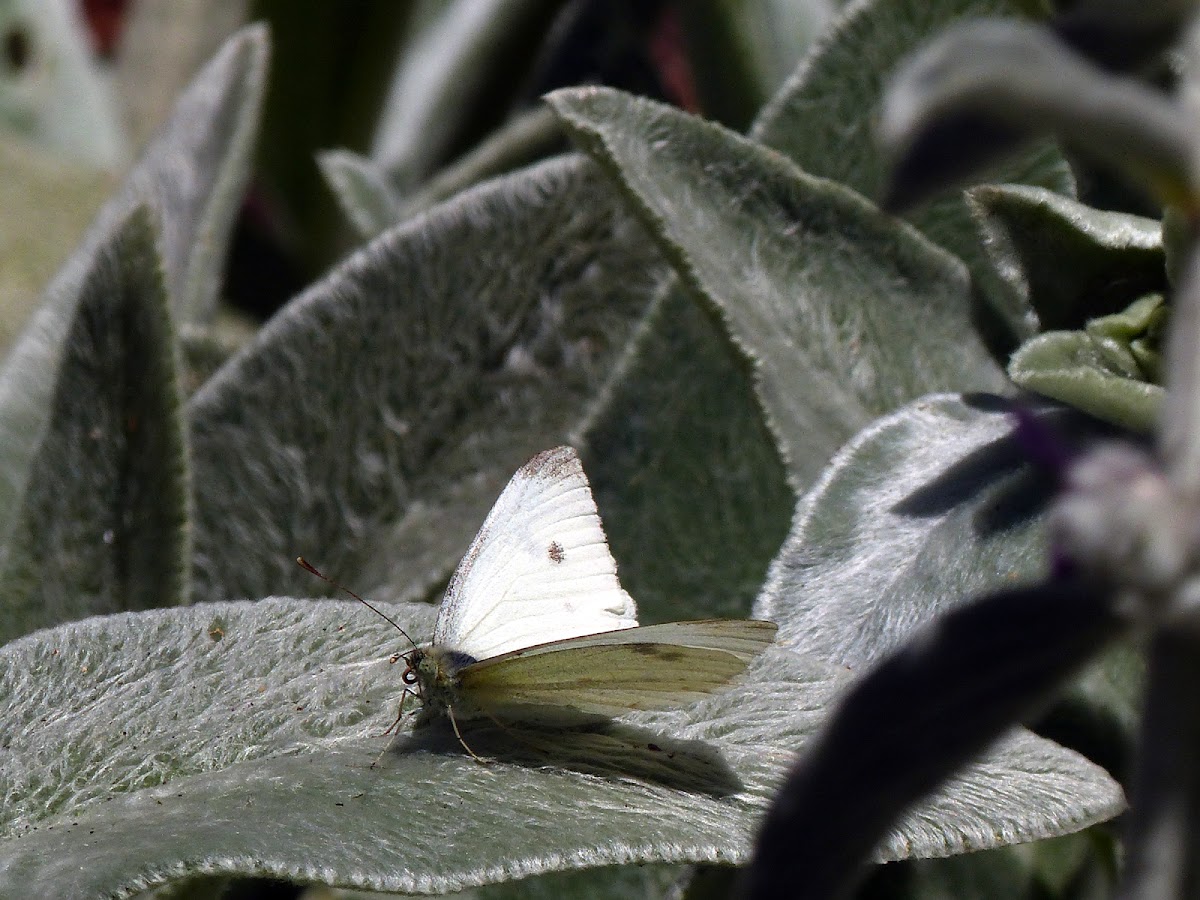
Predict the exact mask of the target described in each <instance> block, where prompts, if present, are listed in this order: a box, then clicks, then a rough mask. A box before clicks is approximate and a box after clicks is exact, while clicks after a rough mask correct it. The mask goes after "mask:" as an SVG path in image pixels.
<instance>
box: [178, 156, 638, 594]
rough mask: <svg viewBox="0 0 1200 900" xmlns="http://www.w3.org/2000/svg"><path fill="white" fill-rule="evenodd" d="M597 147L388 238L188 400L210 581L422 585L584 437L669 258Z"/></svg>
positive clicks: (401, 589) (216, 590) (202, 582)
mask: <svg viewBox="0 0 1200 900" xmlns="http://www.w3.org/2000/svg"><path fill="white" fill-rule="evenodd" d="M612 194H613V192H612V190H611V188H610V187H609V186H608V184H607V182H606V180H605V179H604V178H603V176H601V175H600V173H599V172H597V171H596V170H595V168H594V167H593V166H592V165H591V164H590V163H588V162H587V161H586V160H583V159H580V158H578V157H572V158H565V159H559V160H555V161H551V162H548V163H545V164H543V165H541V166H538V167H536V168H534V169H530V170H526V171H524V172H519V173H516V174H514V175H512V176H508V177H506V178H503V179H498V180H497V181H494V182H491V183H489V184H487V185H482V186H480V187H479V188H477V189H475V190H474V191H471V192H468V193H466V194H463V195H461V196H460V197H458V198H456V199H455V200H453V201H451V202H449V203H447V204H445V205H444V206H442V207H439V208H437V209H435V210H433V211H431V212H430V213H429V214H428V215H426V216H422V217H419V218H417V219H415V220H413V221H412V222H410V223H408V224H406V225H403V226H401V227H399V228H397V229H394V230H392V231H389V232H387V233H385V234H384V235H382V236H380V238H379V239H378V240H376V241H375V242H374V243H372V244H370V245H369V246H367V247H366V248H364V249H363V250H362V251H360V252H359V253H357V254H355V255H354V256H352V257H351V258H350V259H349V260H347V261H346V262H345V263H343V264H342V265H341V266H339V267H338V268H337V269H335V270H334V271H333V272H332V273H331V274H330V275H329V276H328V277H327V278H326V279H325V280H324V281H322V282H320V283H318V284H317V285H315V286H314V287H312V288H311V289H310V290H309V291H308V292H306V293H305V294H303V295H302V296H300V297H299V298H297V299H296V300H295V301H293V302H292V303H291V304H289V306H288V307H287V308H285V310H284V311H282V312H281V313H280V314H279V315H278V316H276V318H275V319H274V320H273V321H272V322H271V323H270V324H269V325H268V326H267V327H265V328H264V329H263V330H262V332H261V333H260V335H259V338H258V340H257V341H256V342H255V343H254V344H253V345H252V346H251V347H250V348H248V350H247V351H246V352H244V353H243V354H241V355H240V356H238V357H237V358H235V359H234V360H232V361H231V362H230V364H229V365H227V366H225V367H224V368H223V369H222V370H220V371H219V372H218V373H217V374H216V375H214V376H213V378H211V379H210V380H209V381H208V382H207V383H206V384H205V385H204V387H203V388H201V390H200V391H199V392H198V393H197V394H196V395H195V396H194V397H193V398H192V399H191V401H190V403H189V418H190V421H191V433H192V441H191V443H192V452H193V465H194V472H195V476H194V477H195V485H196V488H195V495H196V517H195V539H196V553H197V557H196V564H197V566H196V574H195V577H196V583H197V590H198V593H199V596H200V597H201V598H204V599H222V598H230V597H256V596H262V595H264V594H268V593H271V592H274V591H278V590H283V589H289V590H294V591H295V592H297V593H317V592H318V591H319V590H321V589H323V588H324V587H325V586H324V585H322V584H320V583H319V582H316V581H315V579H313V578H312V577H311V576H309V575H307V574H306V573H304V572H302V571H301V570H300V569H299V568H298V567H297V566H296V565H295V564H294V562H293V561H292V560H293V558H294V557H295V556H297V555H301V554H302V555H305V556H308V557H310V558H312V560H313V562H314V563H317V564H318V565H320V567H321V568H323V569H325V570H326V571H328V572H329V573H330V574H331V575H334V576H335V577H337V578H338V579H339V580H341V581H342V582H344V583H350V584H353V585H354V587H355V588H356V589H357V590H359V592H360V593H365V594H372V595H374V596H378V597H382V598H387V597H389V596H390V597H395V596H400V595H403V596H407V597H412V596H419V595H422V594H424V592H425V591H427V590H429V588H430V587H431V585H433V584H435V583H437V582H438V581H440V580H441V579H444V578H445V577H446V575H447V574H448V572H449V569H450V567H452V566H453V565H454V564H455V563H457V561H458V559H459V557H460V556H461V554H462V553H463V552H464V551H465V549H466V547H467V544H468V543H469V541H470V538H471V536H472V535H473V534H474V532H475V529H476V528H477V527H478V526H479V523H480V522H482V521H483V518H484V515H485V514H486V512H487V510H488V508H489V507H490V505H491V503H492V501H494V500H495V498H496V495H497V494H499V492H500V489H501V488H502V487H503V486H504V484H505V483H506V482H507V481H508V479H509V477H510V476H511V475H512V473H513V471H514V470H516V468H517V467H518V466H520V465H521V464H522V463H524V462H525V461H526V460H527V459H528V458H529V457H530V456H532V455H533V454H534V453H536V452H537V451H539V450H544V449H546V448H547V447H552V446H554V445H555V444H559V443H563V442H564V441H568V440H570V439H571V437H572V435H574V434H575V432H576V430H577V429H578V428H579V426H580V425H581V424H582V423H583V422H584V421H585V420H586V416H587V413H588V407H589V404H590V403H591V402H592V398H593V397H594V396H595V395H596V394H597V393H598V392H600V390H601V388H602V387H603V385H604V382H605V381H606V380H607V379H608V378H609V377H610V375H611V373H612V370H613V367H614V366H615V365H616V364H617V362H618V360H619V358H620V356H621V354H622V353H623V351H624V348H625V345H626V342H627V341H628V340H629V339H630V338H631V336H632V335H633V333H634V331H635V329H636V326H637V323H638V321H639V319H640V317H641V316H642V315H643V314H644V313H645V311H646V309H647V307H648V305H649V302H650V299H651V298H652V296H653V295H654V292H655V289H656V286H657V284H656V281H655V277H656V275H655V273H656V272H657V267H658V265H659V256H658V255H657V253H656V252H655V250H654V247H653V244H652V242H650V241H648V240H646V238H645V236H644V234H643V233H642V232H641V230H640V229H639V228H638V227H637V224H636V223H635V222H632V221H630V220H629V218H628V217H627V216H626V214H625V213H624V212H623V210H622V209H621V207H620V205H619V204H618V203H617V201H616V198H615V197H614V196H613V195H612Z"/></svg>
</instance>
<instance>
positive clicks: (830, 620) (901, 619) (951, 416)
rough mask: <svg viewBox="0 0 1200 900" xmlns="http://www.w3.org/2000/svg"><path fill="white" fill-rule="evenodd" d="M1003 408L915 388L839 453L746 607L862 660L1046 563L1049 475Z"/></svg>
mask: <svg viewBox="0 0 1200 900" xmlns="http://www.w3.org/2000/svg"><path fill="white" fill-rule="evenodd" d="M1009 410H1010V406H1009V403H1008V402H1007V401H1003V400H1001V399H1000V398H986V397H980V398H977V399H976V400H974V401H973V400H972V398H969V397H962V396H958V395H943V396H930V397H923V398H922V399H920V400H918V401H916V402H915V403H911V404H909V405H908V406H906V407H904V408H903V409H900V410H898V411H896V412H895V413H893V414H891V415H889V416H885V417H884V418H881V419H879V420H878V421H876V422H874V423H872V425H871V426H870V427H869V428H867V429H865V430H864V431H863V432H862V433H860V434H858V435H856V436H855V438H854V440H852V441H851V442H849V443H848V444H847V445H846V446H845V447H844V448H842V450H841V451H839V452H838V455H837V456H836V457H835V458H834V460H833V462H832V463H830V465H829V468H828V469H827V470H826V471H825V473H824V474H823V475H822V478H821V481H820V482H819V483H818V484H817V485H816V486H814V487H813V489H812V490H811V491H809V493H808V494H807V495H806V496H805V497H804V499H803V500H802V501H801V504H800V506H799V508H798V509H797V511H796V517H795V520H794V522H793V525H792V531H791V534H789V535H788V539H787V541H786V543H785V544H784V546H783V548H782V549H781V550H780V552H779V556H778V557H777V558H776V560H775V562H774V564H773V566H772V572H771V575H770V577H769V578H768V580H767V582H766V584H765V585H764V586H763V590H762V593H761V594H760V596H759V598H758V601H757V602H756V603H755V606H754V615H755V616H757V617H759V618H766V619H770V620H771V621H772V622H776V623H778V625H779V636H778V638H777V641H778V643H780V644H782V645H784V646H786V647H792V648H794V649H796V650H800V651H802V652H806V653H812V654H814V655H816V656H819V657H820V658H821V659H825V660H828V661H830V662H834V663H839V664H842V665H847V666H850V667H851V668H852V669H855V670H861V669H865V668H867V667H869V666H870V665H871V664H872V663H873V662H876V661H877V660H879V659H880V658H881V657H882V656H883V655H885V654H887V653H889V652H891V651H892V650H895V649H896V648H898V647H900V646H902V645H903V644H904V643H905V642H906V641H907V640H908V638H909V637H910V635H911V633H912V632H913V630H914V629H916V628H917V627H919V626H921V625H923V624H925V623H927V622H930V621H932V620H933V619H935V618H936V617H937V616H938V615H939V614H941V613H943V612H945V611H946V610H947V609H949V608H951V607H953V606H956V605H958V604H961V603H964V602H967V601H968V600H969V599H970V598H971V597H972V596H976V595H979V594H983V593H985V592H988V591H993V590H997V589H1000V588H1002V587H1005V586H1007V585H1011V584H1014V583H1021V582H1028V581H1033V580H1036V579H1038V578H1040V577H1041V576H1042V575H1043V574H1044V571H1045V559H1044V553H1045V550H1044V548H1045V545H1046V536H1045V524H1044V507H1045V504H1046V502H1047V500H1046V498H1047V496H1048V495H1049V492H1050V489H1051V486H1052V482H1051V479H1050V477H1049V476H1048V475H1038V474H1037V473H1035V472H1034V471H1033V470H1032V469H1030V468H1029V467H1028V465H1027V463H1026V459H1025V454H1024V452H1023V450H1022V447H1021V445H1020V444H1019V443H1018V442H1017V440H1016V439H1015V437H1014V436H1013V434H1012V432H1013V427H1014V423H1013V420H1012V418H1011V416H1010V414H1009ZM1075 419H1076V421H1072V420H1070V419H1068V420H1067V421H1066V422H1064V423H1060V424H1067V425H1072V426H1073V427H1074V428H1076V429H1077V428H1079V427H1080V425H1081V423H1080V422H1079V421H1078V417H1075ZM1048 421H1049V422H1050V426H1049V427H1052V428H1053V427H1054V423H1053V419H1052V418H1051V419H1050V420H1048Z"/></svg>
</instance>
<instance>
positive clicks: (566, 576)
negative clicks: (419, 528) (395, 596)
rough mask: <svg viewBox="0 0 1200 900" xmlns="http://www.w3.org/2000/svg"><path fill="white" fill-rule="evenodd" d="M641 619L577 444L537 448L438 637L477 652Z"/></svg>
mask: <svg viewBox="0 0 1200 900" xmlns="http://www.w3.org/2000/svg"><path fill="white" fill-rule="evenodd" d="M635 625H637V606H636V605H635V604H634V602H633V598H632V597H630V596H629V594H627V593H626V592H625V591H624V589H622V587H621V584H620V582H619V581H618V580H617V565H616V562H615V561H614V560H613V557H612V554H611V553H610V552H609V549H608V542H607V540H606V539H605V537H604V529H603V527H602V526H601V524H600V516H599V513H598V512H597V510H596V503H595V501H594V500H593V499H592V492H591V488H590V487H589V486H588V481H587V476H586V475H584V473H583V467H582V466H581V465H580V462H579V457H578V455H577V454H576V453H575V451H574V450H573V449H571V448H570V447H557V448H555V449H553V450H547V451H545V452H543V453H539V454H538V455H537V456H535V457H534V458H533V459H532V460H530V461H529V462H528V463H526V464H525V465H524V466H522V467H521V468H520V469H519V470H518V471H517V473H516V474H515V475H514V476H513V478H512V480H511V481H510V482H509V483H508V486H507V487H506V488H505V489H504V491H503V493H501V495H500V497H499V499H498V500H497V501H496V504H495V506H493V507H492V511H491V512H490V513H488V517H487V519H486V520H485V521H484V523H483V527H482V528H480V530H479V534H478V535H476V537H475V540H474V541H473V542H472V544H471V547H470V549H469V550H468V551H467V554H466V556H464V557H463V560H462V562H461V563H459V566H458V569H457V570H456V571H455V573H454V576H453V577H452V578H451V580H450V586H449V587H448V588H447V589H446V596H445V598H444V599H443V600H442V605H441V608H440V610H439V612H438V619H437V625H436V626H435V628H434V643H435V644H439V645H442V646H446V647H453V648H454V649H456V650H460V651H462V652H463V653H467V654H469V655H470V656H473V657H475V658H476V659H487V658H489V657H493V656H498V655H500V654H503V653H506V652H509V651H512V650H516V649H519V648H522V647H528V646H529V645H531V644H540V643H544V642H546V641H556V640H561V639H564V638H572V637H577V636H579V635H587V634H592V633H594V632H599V631H611V630H614V629H621V628H631V627H633V626H635Z"/></svg>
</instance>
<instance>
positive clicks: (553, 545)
mask: <svg viewBox="0 0 1200 900" xmlns="http://www.w3.org/2000/svg"><path fill="white" fill-rule="evenodd" d="M546 553H547V554H548V555H549V557H550V562H555V563H560V562H562V561H563V560H564V559H566V553H565V552H563V545H562V544H560V543H559V542H558V541H551V542H550V546H549V547H547V548H546Z"/></svg>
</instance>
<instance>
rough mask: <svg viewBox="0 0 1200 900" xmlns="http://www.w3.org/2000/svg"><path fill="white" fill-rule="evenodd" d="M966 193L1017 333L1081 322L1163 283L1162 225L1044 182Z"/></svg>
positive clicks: (1024, 334) (993, 279) (1024, 335)
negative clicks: (1047, 186)
mask: <svg viewBox="0 0 1200 900" xmlns="http://www.w3.org/2000/svg"><path fill="white" fill-rule="evenodd" d="M967 201H968V204H969V205H970V208H971V213H972V215H973V217H974V219H975V222H976V226H977V227H978V229H979V232H980V234H981V236H982V238H983V246H984V249H985V250H986V251H987V258H988V262H989V264H990V265H989V268H990V270H991V277H990V281H991V282H992V283H994V284H995V285H996V290H995V291H994V292H993V295H994V296H999V295H1001V294H1004V295H1006V296H1007V297H1008V298H1009V301H1008V302H1007V303H1005V308H1006V309H1008V310H1010V312H1011V318H1012V319H1013V320H1014V321H1015V320H1016V318H1017V315H1018V313H1019V311H1021V310H1025V315H1024V319H1023V321H1021V322H1020V323H1019V325H1018V326H1017V328H1018V331H1017V333H1018V335H1020V336H1021V337H1022V339H1028V338H1030V337H1033V336H1034V335H1035V334H1037V333H1038V332H1041V331H1049V330H1058V329H1071V328H1081V327H1082V326H1083V325H1084V323H1085V322H1087V321H1088V320H1089V319H1093V318H1096V317H1097V316H1103V315H1106V314H1109V313H1115V312H1117V311H1119V310H1122V309H1124V308H1125V307H1126V306H1128V305H1129V304H1130V303H1131V302H1132V301H1133V300H1135V299H1136V298H1138V297H1141V296H1142V295H1143V294H1146V293H1149V292H1151V291H1163V290H1165V289H1166V286H1167V281H1166V272H1165V268H1164V266H1165V263H1164V255H1163V241H1162V226H1161V225H1160V224H1159V223H1158V222H1156V221H1154V220H1152V219H1145V218H1142V217H1141V216H1134V215H1129V214H1127V213H1115V212H1105V211H1104V210H1099V209H1093V208H1091V207H1089V206H1084V205H1083V204H1082V203H1079V202H1078V201H1075V200H1072V199H1070V198H1069V197H1064V196H1062V195H1061V194H1056V193H1054V192H1052V191H1047V190H1045V189H1043V188H1033V187H1025V186H1023V185H1001V186H997V185H983V186H981V187H976V188H972V189H971V190H969V191H967Z"/></svg>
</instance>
